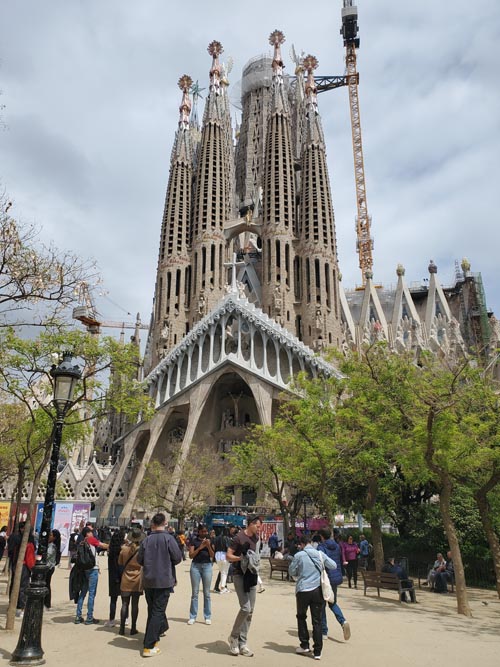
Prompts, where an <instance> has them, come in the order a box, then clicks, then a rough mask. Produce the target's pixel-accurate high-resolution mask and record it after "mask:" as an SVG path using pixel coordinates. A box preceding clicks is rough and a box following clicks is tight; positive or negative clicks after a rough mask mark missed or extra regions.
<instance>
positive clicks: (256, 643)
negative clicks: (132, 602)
mask: <svg viewBox="0 0 500 667" xmlns="http://www.w3.org/2000/svg"><path fill="white" fill-rule="evenodd" d="M99 560H100V564H101V579H100V582H99V587H98V591H97V599H96V610H95V615H96V617H97V618H100V619H103V620H105V619H106V618H107V614H108V608H109V607H108V601H109V598H108V595H107V593H108V586H107V571H106V564H107V559H106V557H101V558H100V559H99ZM65 568H66V563H65V561H63V563H62V565H61V567H60V568H59V569H58V570H57V571H56V572H55V574H54V577H53V579H52V587H53V595H52V599H53V611H52V612H50V613H46V614H44V624H43V638H42V645H43V648H44V650H45V658H46V664H47V665H48V666H49V667H58V666H59V665H61V666H62V665H64V667H68V666H71V665H82V664H88V665H109V666H111V665H127V667H133V665H140V664H143V663H144V661H145V659H144V658H142V657H141V654H140V649H141V646H142V638H143V634H142V630H144V624H145V619H146V604H145V600H144V597H142V598H141V607H140V611H139V622H138V627H139V629H140V630H141V632H140V633H139V634H138V635H136V636H134V637H130V636H125V637H120V636H119V635H118V628H117V627H114V628H108V627H104V625H102V624H101V625H99V626H84V625H74V624H73V618H74V614H75V605H74V604H73V603H72V602H69V601H68V592H67V591H68V575H69V572H68V570H67V569H65ZM263 570H264V577H263V579H264V584H265V587H266V590H265V592H264V593H262V594H260V595H258V596H257V605H256V609H255V613H254V619H253V623H252V628H251V631H250V635H249V642H248V643H249V646H251V648H252V650H253V651H254V652H255V656H254V657H253V658H245V657H243V656H238V657H233V656H231V655H229V654H228V646H227V637H228V635H229V631H230V629H231V626H232V622H233V620H234V617H235V615H236V612H237V598H236V594H235V593H231V594H229V595H217V594H213V595H212V625H211V626H207V625H205V624H204V623H203V616H202V613H200V614H199V619H198V622H197V623H195V625H193V626H188V625H187V624H186V622H187V619H188V617H189V614H188V611H189V600H190V595H191V588H190V583H189V562H188V561H186V562H185V563H183V564H182V565H180V566H179V567H178V579H179V584H178V586H177V588H176V592H175V594H174V595H172V596H171V597H170V602H169V606H168V609H167V613H168V618H169V622H170V630H169V631H168V633H167V636H166V637H165V638H164V639H162V641H161V649H162V654H161V655H160V656H158V657H154V658H151V659H150V661H152V662H153V663H154V664H159V665H167V664H168V665H169V666H170V665H182V666H183V667H199V666H203V667H212V666H217V667H221V666H222V665H227V667H231V666H232V665H240V667H242V665H241V663H246V662H250V664H251V665H255V666H257V665H262V666H264V665H272V666H273V667H295V666H296V665H297V666H299V667H300V666H301V665H302V666H303V665H304V664H309V663H308V661H309V660H310V659H311V658H309V657H304V656H298V655H296V654H295V648H296V647H297V646H298V641H297V629H296V621H295V596H294V587H293V584H291V583H288V582H286V581H283V582H282V581H280V579H279V578H275V579H274V580H273V581H270V580H269V568H268V566H267V564H264V568H263ZM276 576H277V575H276V574H275V577H276ZM214 577H215V573H214ZM278 577H279V575H278ZM214 581H215V579H214ZM5 586H6V580H5V578H4V577H0V591H1V595H0V626H1V628H2V629H0V657H1V658H3V664H7V661H8V660H9V658H10V653H11V651H12V650H13V649H14V648H15V646H16V643H17V637H18V633H19V628H20V624H21V621H20V620H18V619H16V630H15V632H14V633H8V632H5V630H3V628H4V627H5V611H6V603H7V598H6V596H5ZM381 595H382V597H381V598H380V599H377V593H376V591H371V593H369V594H368V596H367V597H364V595H363V590H362V587H361V586H360V588H359V589H358V590H354V589H352V590H350V589H349V588H347V586H346V585H343V586H342V587H341V588H340V589H339V604H340V606H341V608H342V610H343V612H344V615H345V616H346V618H347V619H348V621H349V623H350V625H351V632H352V636H351V639H350V640H349V641H347V642H345V641H344V640H343V637H342V631H341V628H340V626H339V625H338V623H337V622H336V621H335V618H334V616H333V614H332V613H331V612H330V611H329V612H328V613H329V616H328V624H329V637H328V640H327V641H325V644H324V647H323V657H322V662H326V663H327V664H334V663H336V664H341V663H340V662H339V661H342V664H344V665H346V664H349V665H353V666H355V665H367V664H369V665H370V667H378V666H380V667H411V666H413V665H415V666H416V665H418V666H419V667H422V666H433V665H436V666H439V667H446V666H448V665H452V666H453V667H461V666H462V665H463V666H464V667H471V666H475V665H479V664H480V665H481V667H493V666H495V667H498V666H499V665H500V601H499V600H498V598H497V597H496V594H495V592H494V591H480V590H477V589H472V590H471V591H470V603H471V607H472V612H473V615H474V617H473V618H472V619H466V618H464V617H463V616H458V615H457V613H456V600H455V596H454V595H452V594H449V595H447V596H444V595H435V594H433V593H431V592H429V591H427V590H422V591H418V592H417V599H418V602H419V603H418V604H417V605H411V604H399V603H398V601H397V594H396V593H395V592H394V591H382V592H381ZM202 605H203V603H202V596H201V594H200V610H201V609H202ZM84 609H85V608H84ZM311 664H312V663H311Z"/></svg>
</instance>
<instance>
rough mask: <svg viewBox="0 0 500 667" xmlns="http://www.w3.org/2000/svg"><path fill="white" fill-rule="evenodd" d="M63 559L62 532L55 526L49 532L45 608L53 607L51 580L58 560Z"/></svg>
mask: <svg viewBox="0 0 500 667" xmlns="http://www.w3.org/2000/svg"><path fill="white" fill-rule="evenodd" d="M60 559H61V533H60V532H59V531H58V530H57V528H54V530H51V531H50V533H49V544H48V546H47V566H48V568H49V569H48V570H47V574H46V577H45V585H46V586H47V593H46V594H45V598H44V600H43V603H44V605H45V609H47V610H48V609H50V608H51V607H52V589H51V586H50V584H51V581H52V575H53V574H54V572H55V569H56V567H57V565H58V561H60Z"/></svg>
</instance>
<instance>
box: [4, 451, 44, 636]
mask: <svg viewBox="0 0 500 667" xmlns="http://www.w3.org/2000/svg"><path fill="white" fill-rule="evenodd" d="M50 454H51V448H50V447H48V450H47V451H46V452H45V456H44V458H43V461H42V463H41V465H40V466H39V467H38V470H37V471H36V473H35V476H34V478H33V486H32V487H31V498H30V505H29V510H28V516H27V517H26V525H25V527H24V533H23V539H22V541H21V544H20V546H19V554H18V557H17V564H16V570H15V572H14V581H13V582H12V593H11V596H10V600H9V606H8V608H7V617H6V621H5V629H6V630H13V629H14V622H15V618H16V606H17V598H18V597H19V589H20V587H21V572H22V570H23V561H24V554H25V553H26V545H27V544H28V537H29V534H30V530H31V527H32V526H31V516H32V514H33V510H34V508H35V504H36V497H37V494H38V486H39V484H40V480H41V479H42V474H43V473H44V471H45V468H46V467H47V464H48V462H49V459H50Z"/></svg>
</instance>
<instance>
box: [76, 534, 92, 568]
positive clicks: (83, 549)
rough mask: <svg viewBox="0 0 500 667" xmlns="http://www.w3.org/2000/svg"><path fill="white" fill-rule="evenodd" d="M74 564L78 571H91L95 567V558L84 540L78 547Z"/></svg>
mask: <svg viewBox="0 0 500 667" xmlns="http://www.w3.org/2000/svg"><path fill="white" fill-rule="evenodd" d="M75 564H76V566H77V567H79V568H80V570H92V568H94V567H95V556H94V554H93V552H92V549H91V548H90V546H89V545H88V544H87V542H85V540H82V541H81V542H80V544H79V545H78V549H77V551H76V560H75Z"/></svg>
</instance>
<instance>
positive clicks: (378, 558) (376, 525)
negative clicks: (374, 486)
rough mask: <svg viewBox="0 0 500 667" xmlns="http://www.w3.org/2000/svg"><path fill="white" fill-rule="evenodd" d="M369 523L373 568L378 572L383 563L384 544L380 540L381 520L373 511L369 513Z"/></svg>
mask: <svg viewBox="0 0 500 667" xmlns="http://www.w3.org/2000/svg"><path fill="white" fill-rule="evenodd" d="M370 525H371V528H372V544H373V557H374V558H375V569H376V570H377V572H380V570H381V569H382V567H383V565H384V560H385V558H384V545H383V542H382V522H381V521H380V517H379V516H378V514H375V512H372V513H371V519H370Z"/></svg>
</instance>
